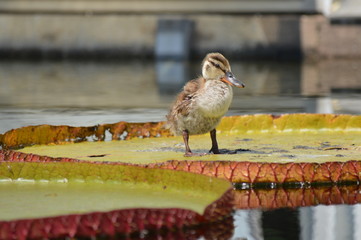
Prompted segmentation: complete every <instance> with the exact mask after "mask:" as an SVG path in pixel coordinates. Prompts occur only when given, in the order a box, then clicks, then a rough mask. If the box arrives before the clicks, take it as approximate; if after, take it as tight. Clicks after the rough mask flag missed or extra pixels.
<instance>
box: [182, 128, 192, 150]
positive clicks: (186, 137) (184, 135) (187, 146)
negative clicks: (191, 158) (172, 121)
mask: <svg viewBox="0 0 361 240" xmlns="http://www.w3.org/2000/svg"><path fill="white" fill-rule="evenodd" d="M188 140H189V132H188V130H183V141H184V145H185V146H186V152H185V154H184V156H187V155H189V154H190V155H192V151H191V149H190V148H189V144H188Z"/></svg>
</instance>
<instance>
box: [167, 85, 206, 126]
mask: <svg viewBox="0 0 361 240" xmlns="http://www.w3.org/2000/svg"><path fill="white" fill-rule="evenodd" d="M204 81H205V80H204V79H203V78H197V79H194V80H191V81H189V82H187V84H186V85H185V86H184V88H183V91H182V92H180V93H179V94H178V96H177V98H176V101H175V103H174V104H173V106H172V108H171V110H170V112H169V114H168V115H167V118H168V121H172V120H175V118H177V115H179V114H181V115H187V114H188V113H189V108H190V104H191V103H192V98H194V96H195V95H196V94H197V92H198V90H199V89H200V88H202V86H203V85H204Z"/></svg>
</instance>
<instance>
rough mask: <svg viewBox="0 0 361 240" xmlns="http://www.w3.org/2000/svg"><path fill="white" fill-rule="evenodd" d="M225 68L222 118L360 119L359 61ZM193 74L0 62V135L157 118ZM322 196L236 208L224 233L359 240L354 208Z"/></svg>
mask: <svg viewBox="0 0 361 240" xmlns="http://www.w3.org/2000/svg"><path fill="white" fill-rule="evenodd" d="M231 65H232V70H233V73H234V74H235V75H236V76H237V77H238V78H239V79H241V80H242V81H243V82H244V83H245V84H246V88H245V89H234V100H233V103H232V106H231V109H230V111H229V112H228V113H227V115H239V114H255V113H272V114H281V113H299V112H310V113H337V114H343V113H346V114H361V107H360V106H361V61H351V60H327V61H326V60H325V61H321V62H304V63H298V62H237V61H231ZM199 73H200V61H199V62H198V61H197V62H190V63H188V62H150V61H131V62H121V61H118V62H108V61H105V62H100V61H99V62H91V61H84V62H70V61H64V62H24V61H23V62H19V61H15V62H5V61H2V62H0V86H1V87H0V133H4V132H6V131H8V130H10V129H13V128H18V127H22V126H27V125H39V124H52V125H72V126H89V125H96V124H102V123H114V122H118V121H129V122H148V121H163V120H164V119H165V115H166V114H167V111H168V107H169V105H170V104H171V102H172V101H173V99H174V96H175V94H176V93H177V92H178V91H179V89H180V88H181V87H182V85H183V84H184V83H185V81H187V80H189V79H192V78H194V77H197V75H199ZM357 193H359V191H357ZM281 199H282V197H281ZM329 199H330V201H329V202H328V203H327V204H330V205H327V206H326V205H317V206H309V207H297V206H296V207H294V208H283V207H280V208H276V209H271V210H261V209H239V210H237V211H236V213H235V215H234V226H232V225H230V226H229V228H228V231H230V232H231V236H232V237H231V239H234V240H236V239H237V240H239V239H248V240H253V239H254V240H258V239H302V240H306V239H314V240H318V239H320V240H321V239H335V240H336V239H354V240H356V239H361V228H359V226H360V225H361V205H360V204H355V205H346V204H341V205H332V204H334V203H333V202H332V197H329ZM358 199H360V196H358ZM285 201H287V199H286V200H285ZM323 204H326V203H323ZM338 204H339V202H338ZM228 236H229V235H228ZM227 238H229V237H227Z"/></svg>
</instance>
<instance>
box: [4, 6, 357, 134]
mask: <svg viewBox="0 0 361 240" xmlns="http://www.w3.org/2000/svg"><path fill="white" fill-rule="evenodd" d="M213 51H219V52H221V53H223V54H224V55H225V56H226V57H227V58H229V59H230V62H231V66H232V70H233V72H234V74H235V75H236V76H237V78H239V79H241V80H242V81H243V82H245V84H246V88H245V89H234V95H235V96H234V101H233V103H232V106H231V109H230V111H229V113H228V115H234V114H253V113H274V114H279V113H294V112H312V113H314V112H317V113H339V114H343V113H346V114H360V113H361V107H360V106H361V3H360V1H359V0H227V1H218V0H217V1H216V0H197V1H191V0H167V1H166V0H141V1H134V0H118V1H114V0H56V1H54V0H27V1H24V0H0V133H4V132H6V131H8V130H10V129H12V128H17V127H21V126H26V125H37V124H55V125H59V124H67V125H96V124H101V123H113V122H118V121H133V122H134V121H135V122H138V121H142V122H146V121H161V120H164V119H165V115H166V114H167V111H168V107H169V105H170V104H171V103H172V101H173V99H174V97H175V95H176V94H177V93H178V92H179V91H180V89H181V88H182V86H183V85H184V83H185V82H186V81H188V80H190V79H192V78H195V77H197V76H198V75H199V74H200V73H201V61H202V58H203V57H204V56H205V54H206V53H208V52H213Z"/></svg>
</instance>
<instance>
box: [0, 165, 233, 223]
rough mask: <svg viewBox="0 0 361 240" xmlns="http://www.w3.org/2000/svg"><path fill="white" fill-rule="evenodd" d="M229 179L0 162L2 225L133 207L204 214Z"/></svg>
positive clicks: (106, 167)
mask: <svg viewBox="0 0 361 240" xmlns="http://www.w3.org/2000/svg"><path fill="white" fill-rule="evenodd" d="M229 188H230V184H229V183H228V182H227V181H224V180H220V179H213V178H210V177H206V176H202V175H198V174H192V173H186V172H176V171H170V170H162V169H144V168H138V167H134V166H121V165H109V164H89V163H20V162H1V163H0V212H1V214H0V222H1V221H9V220H17V219H31V218H43V217H53V216H60V215H69V214H84V213H89V212H107V211H111V210H118V209H134V208H163V209H165V208H182V209H189V210H191V211H194V212H197V213H198V214H203V213H204V210H205V208H206V207H207V206H208V205H210V204H211V203H212V202H214V201H215V200H217V199H218V198H220V197H221V196H222V194H223V193H224V192H225V191H227V190H228V189H229Z"/></svg>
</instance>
